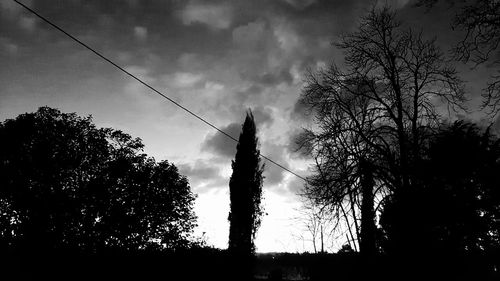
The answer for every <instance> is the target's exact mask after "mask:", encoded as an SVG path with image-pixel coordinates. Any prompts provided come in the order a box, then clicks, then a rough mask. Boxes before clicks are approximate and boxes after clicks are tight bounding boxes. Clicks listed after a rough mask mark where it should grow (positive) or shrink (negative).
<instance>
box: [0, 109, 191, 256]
mask: <svg viewBox="0 0 500 281" xmlns="http://www.w3.org/2000/svg"><path fill="white" fill-rule="evenodd" d="M142 149H143V144H142V142H141V140H140V139H139V138H132V137H131V136H130V135H128V134H126V133H123V132H122V131H119V130H114V129H110V128H97V127H96V126H95V125H94V124H93V123H92V118H91V117H85V118H82V117H79V116H77V115H76V114H75V113H61V112H60V111H59V110H57V109H53V108H49V107H41V108H40V109H38V111H37V112H35V113H26V114H21V115H19V116H18V117H17V118H15V119H9V120H6V121H4V122H2V123H0V151H1V152H0V174H2V177H0V209H1V217H0V239H1V246H2V247H7V248H26V249H32V248H40V247H42V248H49V249H67V248H69V249H77V250H82V251H99V250H103V249H125V250H138V249H144V248H148V247H155V248H178V247H184V246H187V245H188V244H189V239H190V235H191V232H192V230H193V228H194V226H195V223H196V217H195V215H194V214H193V212H192V208H193V204H194V200H195V196H194V195H193V193H192V192H191V190H190V186H189V183H188V181H187V179H186V178H185V177H184V176H182V175H180V174H179V173H178V170H177V168H176V167H175V166H174V165H173V164H171V163H169V162H168V161H161V162H156V161H155V160H154V159H153V158H150V157H147V155H145V154H143V153H142Z"/></svg>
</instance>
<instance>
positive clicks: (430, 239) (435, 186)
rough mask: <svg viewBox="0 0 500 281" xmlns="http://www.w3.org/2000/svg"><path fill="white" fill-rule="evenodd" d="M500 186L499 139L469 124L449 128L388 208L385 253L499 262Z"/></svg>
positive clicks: (457, 124)
mask: <svg viewBox="0 0 500 281" xmlns="http://www.w3.org/2000/svg"><path fill="white" fill-rule="evenodd" d="M499 184H500V141H499V139H498V138H497V137H496V136H493V135H492V134H491V133H490V131H489V130H486V131H485V132H481V130H480V129H479V128H478V127H477V126H475V125H473V124H468V123H464V122H457V123H454V124H453V125H451V126H450V127H448V128H445V129H444V130H442V131H440V132H439V133H438V134H437V135H436V136H435V138H434V139H433V140H432V142H431V144H430V147H429V149H428V152H427V153H426V156H425V158H423V159H422V160H421V161H419V163H418V164H417V165H416V167H415V178H414V182H413V183H412V186H411V188H409V189H406V190H400V191H398V192H395V193H394V194H393V195H392V196H391V197H390V200H388V201H387V203H386V204H385V206H384V211H383V214H382V218H381V225H382V227H383V229H384V232H385V234H386V235H387V237H386V238H387V240H386V243H385V247H384V248H385V250H386V251H387V253H390V254H398V255H399V254H407V255H417V256H422V255H424V256H423V257H424V258H425V255H434V256H436V255H443V254H445V255H449V256H455V257H463V256H471V255H478V256H483V257H484V256H487V255H495V253H496V254H497V258H498V257H499V256H498V253H500V252H499V250H500V220H499V219H500V188H499ZM497 261H498V260H497ZM490 262H491V260H490ZM497 266H498V265H497ZM490 269H491V268H490Z"/></svg>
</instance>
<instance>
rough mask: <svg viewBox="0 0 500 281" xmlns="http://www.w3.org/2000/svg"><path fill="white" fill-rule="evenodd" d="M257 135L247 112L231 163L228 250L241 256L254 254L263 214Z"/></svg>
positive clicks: (261, 178)
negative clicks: (256, 236) (255, 241)
mask: <svg viewBox="0 0 500 281" xmlns="http://www.w3.org/2000/svg"><path fill="white" fill-rule="evenodd" d="M256 131H257V130H256V127H255V121H254V117H253V114H252V112H251V111H248V112H247V116H246V118H245V122H244V123H243V128H242V132H241V134H240V137H239V140H238V145H237V147H236V156H235V159H234V161H233V162H232V168H233V174H232V175H231V179H230V180H229V194H230V200H231V206H230V213H229V218H228V219H229V223H230V228H229V248H228V249H229V251H230V252H231V253H234V254H236V255H240V256H249V255H251V254H253V253H254V251H255V246H254V239H255V235H256V233H257V229H258V228H259V226H260V222H261V216H262V214H263V209H262V206H261V200H262V183H263V176H262V172H263V170H264V165H261V164H260V151H259V149H258V138H257V136H256V133H257V132H256Z"/></svg>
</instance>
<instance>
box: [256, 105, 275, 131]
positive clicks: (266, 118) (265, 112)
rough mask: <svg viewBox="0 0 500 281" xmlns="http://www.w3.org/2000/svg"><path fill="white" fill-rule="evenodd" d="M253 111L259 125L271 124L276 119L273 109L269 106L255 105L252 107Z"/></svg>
mask: <svg viewBox="0 0 500 281" xmlns="http://www.w3.org/2000/svg"><path fill="white" fill-rule="evenodd" d="M252 113H253V117H254V119H255V124H256V125H257V127H260V128H261V127H265V126H270V125H271V124H272V123H273V121H274V119H273V115H272V114H273V113H272V110H271V109H270V108H269V107H264V106H257V107H254V108H252Z"/></svg>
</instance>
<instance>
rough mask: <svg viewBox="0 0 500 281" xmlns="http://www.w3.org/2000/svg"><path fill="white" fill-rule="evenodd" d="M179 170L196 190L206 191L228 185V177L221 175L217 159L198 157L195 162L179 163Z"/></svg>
mask: <svg viewBox="0 0 500 281" xmlns="http://www.w3.org/2000/svg"><path fill="white" fill-rule="evenodd" d="M177 167H178V168H179V172H180V173H181V174H182V175H184V176H186V177H187V178H188V180H189V183H190V184H191V186H192V187H193V188H194V190H195V192H205V191H208V190H210V189H214V188H223V187H225V186H227V184H228V180H229V179H227V178H225V177H223V176H221V174H220V173H221V168H220V167H219V166H218V165H217V160H216V159H208V160H204V159H198V160H196V161H195V162H194V163H193V164H188V163H183V164H178V165H177Z"/></svg>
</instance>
